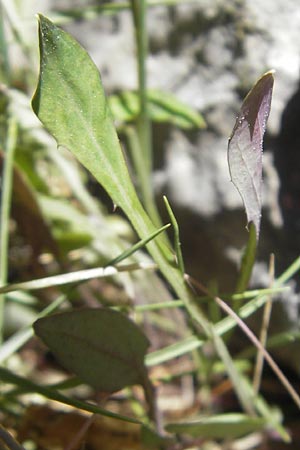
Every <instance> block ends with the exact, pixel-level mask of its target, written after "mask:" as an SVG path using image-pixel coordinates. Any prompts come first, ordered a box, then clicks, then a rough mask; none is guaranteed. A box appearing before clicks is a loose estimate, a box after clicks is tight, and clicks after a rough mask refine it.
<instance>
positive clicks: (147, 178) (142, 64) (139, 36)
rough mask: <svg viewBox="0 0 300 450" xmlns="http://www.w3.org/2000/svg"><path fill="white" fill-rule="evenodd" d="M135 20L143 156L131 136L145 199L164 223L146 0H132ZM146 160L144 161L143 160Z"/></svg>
mask: <svg viewBox="0 0 300 450" xmlns="http://www.w3.org/2000/svg"><path fill="white" fill-rule="evenodd" d="M131 8H132V14H133V22H134V28H135V41H136V49H137V72H138V94H139V102H140V108H139V115H138V118H137V134H138V143H139V152H140V157H139V158H138V157H137V155H136V153H137V150H136V148H137V143H136V142H134V141H133V139H134V137H133V136H132V134H131V136H130V138H131V145H132V146H133V147H132V152H133V153H135V155H136V156H135V159H136V161H137V158H138V159H139V161H138V164H137V165H136V168H137V169H138V170H137V174H136V175H137V177H138V179H139V184H140V187H141V194H142V202H143V204H144V206H145V209H146V211H147V212H148V214H149V216H150V217H151V219H152V221H153V223H154V224H155V225H157V226H161V219H160V216H159V213H158V211H157V207H156V205H155V201H154V194H153V188H152V182H151V174H152V165H153V161H152V159H153V155H152V130H151V121H150V117H149V103H148V97H147V73H146V60H147V54H148V36H147V26H146V12H147V2H146V0H131ZM141 160H142V161H141ZM141 162H142V163H141Z"/></svg>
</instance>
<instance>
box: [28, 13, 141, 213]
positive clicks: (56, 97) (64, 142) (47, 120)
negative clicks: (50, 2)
mask: <svg viewBox="0 0 300 450" xmlns="http://www.w3.org/2000/svg"><path fill="white" fill-rule="evenodd" d="M39 33H40V53H41V67H40V77H39V83H38V87H37V90H36V92H35V94H34V97H33V100H32V107H33V110H34V112H35V113H36V115H37V116H38V117H39V119H40V120H41V121H42V122H43V123H44V125H45V127H46V128H47V129H48V130H49V131H50V132H51V134H52V135H53V136H54V138H55V139H56V141H57V143H58V145H61V146H63V147H65V148H67V149H69V150H70V151H72V153H73V154H75V156H76V157H77V158H78V159H79V161H80V162H81V163H82V164H83V165H84V166H85V167H86V168H87V169H88V170H90V172H91V173H92V174H93V175H94V176H95V177H96V179H97V180H101V184H102V185H103V187H104V188H105V189H106V191H107V192H108V194H109V195H110V196H111V198H112V200H113V201H114V203H115V204H116V205H122V207H124V208H125V209H126V208H132V207H134V203H135V202H136V194H135V191H134V189H133V185H132V183H131V180H130V177H129V173H128V170H127V167H126V164H125V160H124V157H123V154H122V151H121V147H120V144H119V141H118V137H117V134H116V131H115V128H114V125H113V122H112V118H111V113H110V110H109V107H108V104H107V102H106V99H105V95H104V91H103V88H102V84H101V80H100V75H99V72H98V70H97V68H96V66H95V65H94V63H93V62H92V60H91V59H90V57H89V56H88V54H87V53H86V51H85V50H84V49H83V48H82V47H81V46H80V45H79V44H78V43H77V42H76V41H75V40H74V39H73V38H72V37H71V36H70V35H69V34H68V33H66V32H64V31H63V30H61V29H60V28H58V27H56V26H55V25H54V24H53V23H52V22H50V21H49V20H48V19H46V18H45V17H43V16H42V15H40V16H39Z"/></svg>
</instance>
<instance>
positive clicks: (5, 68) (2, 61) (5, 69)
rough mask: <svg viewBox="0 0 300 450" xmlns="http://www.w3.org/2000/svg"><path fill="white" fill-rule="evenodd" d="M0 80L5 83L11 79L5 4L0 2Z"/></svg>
mask: <svg viewBox="0 0 300 450" xmlns="http://www.w3.org/2000/svg"><path fill="white" fill-rule="evenodd" d="M0 74H1V76H0V81H1V82H3V83H5V82H8V80H9V79H10V64H9V58H8V52H7V41H6V36H5V30H4V14H3V6H2V3H0Z"/></svg>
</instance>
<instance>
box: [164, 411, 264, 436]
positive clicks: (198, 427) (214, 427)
mask: <svg viewBox="0 0 300 450" xmlns="http://www.w3.org/2000/svg"><path fill="white" fill-rule="evenodd" d="M265 426H266V420H265V419H263V418H260V417H251V416H248V415H246V414H237V413H236V414H235V413H234V414H232V413H230V414H220V415H218V416H211V417H202V418H199V419H195V420H194V421H192V422H182V423H172V424H169V425H167V426H166V427H165V428H166V430H167V431H169V432H170V433H184V434H189V435H191V436H194V437H200V436H201V437H204V438H213V439H218V438H219V439H225V438H237V437H240V436H243V435H245V434H248V433H252V432H253V431H257V430H262V429H263V428H264V427H265Z"/></svg>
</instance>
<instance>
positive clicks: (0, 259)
mask: <svg viewBox="0 0 300 450" xmlns="http://www.w3.org/2000/svg"><path fill="white" fill-rule="evenodd" d="M16 141H17V123H16V121H15V120H14V119H9V121H8V133H7V139H6V145H5V159H4V164H3V182H2V195H1V214H0V286H1V285H4V284H6V282H7V266H8V264H7V258H8V245H9V216H10V206H11V196H12V184H13V163H14V152H15V147H16ZM3 314H4V296H3V297H2V296H0V343H2V339H3V336H2V335H3V320H4V319H3Z"/></svg>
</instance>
